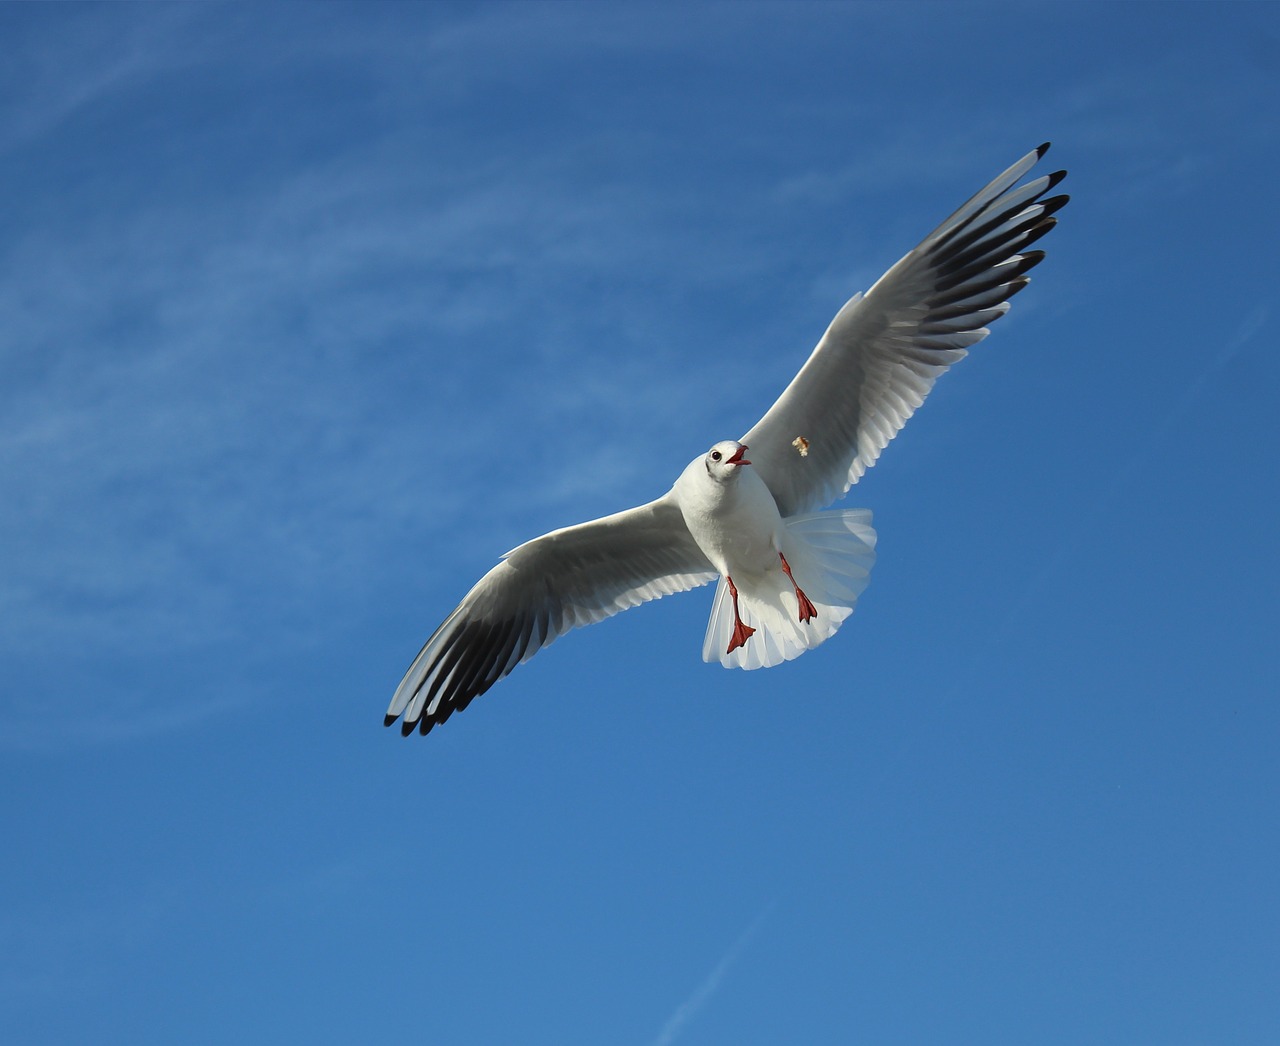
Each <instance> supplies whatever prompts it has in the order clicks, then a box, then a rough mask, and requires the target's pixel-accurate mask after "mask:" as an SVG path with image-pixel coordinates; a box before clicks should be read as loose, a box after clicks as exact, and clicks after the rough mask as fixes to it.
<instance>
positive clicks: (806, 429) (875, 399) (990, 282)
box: [742, 143, 1068, 516]
mask: <svg viewBox="0 0 1280 1046" xmlns="http://www.w3.org/2000/svg"><path fill="white" fill-rule="evenodd" d="M1048 148H1049V146H1048V144H1047V143H1046V144H1045V145H1042V146H1040V148H1039V149H1036V150H1035V151H1034V152H1030V153H1028V154H1027V155H1026V156H1024V157H1023V158H1022V159H1021V160H1019V161H1018V162H1017V163H1015V164H1014V165H1013V166H1012V167H1010V168H1009V169H1008V170H1007V171H1005V172H1004V173H1003V174H1001V175H1000V176H999V177H998V178H996V179H995V180H994V181H993V182H991V184H990V185H988V186H987V187H986V188H985V189H983V190H982V191H981V192H979V193H978V194H977V195H975V196H974V197H972V198H971V199H970V200H969V201H968V202H967V203H965V204H964V206H963V207H961V208H960V209H959V210H958V211H956V212H955V213H954V214H953V215H951V217H950V218H948V219H947V220H946V221H945V222H943V223H942V224H941V225H939V226H938V227H937V228H936V229H935V230H934V231H933V232H931V233H930V234H929V235H928V236H927V237H925V239H924V241H923V242H922V243H921V244H920V246H918V247H917V248H916V249H915V250H913V251H912V252H911V253H910V254H908V255H907V256H906V257H905V258H903V259H902V260H901V261H899V262H898V263H897V264H896V265H894V266H893V268H891V269H890V270H889V271H888V272H886V273H885V274H884V275H883V276H882V277H880V279H879V280H877V281H876V283H875V285H874V286H873V287H872V288H871V290H869V291H868V292H867V293H866V295H865V296H864V295H862V294H856V295H854V296H853V298H852V299H850V300H849V302H848V303H847V304H846V305H845V306H844V308H842V309H841V310H840V311H839V313H837V314H836V318H835V319H834V320H832V321H831V326H830V327H828V328H827V332H826V333H825V334H824V335H823V336H822V340H821V341H820V342H818V346H817V348H815V349H814V350H813V354H812V355H811V356H810V357H809V359H808V362H806V363H805V365H804V366H803V367H802V368H801V370H800V373H799V374H797V375H796V377H795V379H794V380H793V381H792V382H791V384H790V385H788V386H787V388H786V390H785V391H784V392H783V393H782V395H781V396H780V397H779V398H778V401H777V402H776V403H775V404H774V405H773V406H772V407H770V408H769V411H768V413H767V414H765V416H764V417H763V418H762V419H761V420H760V421H759V422H758V423H757V424H756V426H755V427H754V428H753V429H752V430H751V431H750V432H748V433H747V434H746V435H745V436H743V437H742V442H743V443H745V444H747V446H749V447H750V448H751V462H752V464H753V465H754V466H755V468H756V471H757V472H759V473H760V475H761V477H763V479H764V481H765V483H767V484H768V486H769V489H770V490H771V491H772V492H773V495H774V498H775V499H776V500H777V502H778V508H779V510H780V511H781V512H782V514H783V516H794V515H797V514H799V513H802V512H811V511H813V510H814V509H817V508H822V507H823V506H825V505H828V504H830V503H831V502H832V501H834V500H835V499H836V498H838V497H840V496H841V495H842V494H844V493H845V492H846V491H847V490H848V489H849V488H850V487H851V486H852V485H853V484H854V483H856V482H857V481H858V479H859V478H860V477H861V476H862V474H863V472H865V471H866V470H867V469H868V468H870V467H871V466H872V465H873V464H875V461H876V458H878V457H879V456H880V452H881V451H882V450H883V449H884V448H885V446H886V445H887V444H888V442H889V440H891V439H893V437H894V436H895V435H896V434H897V432H898V430H899V429H900V428H902V426H903V425H904V424H906V420H907V419H908V418H909V417H911V415H912V414H913V413H914V412H915V409H916V408H917V407H918V406H920V404H921V403H923V402H924V398H925V397H926V396H927V395H928V394H929V390H930V389H932V388H933V383H934V381H936V380H937V378H938V376H939V375H940V374H941V373H942V372H943V371H945V370H946V369H947V368H948V367H950V366H951V364H953V363H955V362H957V361H958V360H960V359H963V358H964V356H965V355H966V353H965V350H966V349H967V348H968V347H969V346H970V345H974V344H976V343H977V342H979V341H981V340H982V339H983V338H985V337H986V336H987V334H988V333H989V332H988V330H987V324H989V323H991V322H993V321H994V320H997V319H999V318H1000V317H1001V316H1003V315H1004V314H1005V313H1006V312H1008V311H1009V299H1010V298H1011V297H1013V295H1014V294H1016V293H1017V292H1018V291H1020V290H1021V289H1022V288H1023V287H1025V286H1026V285H1027V283H1028V281H1029V277H1028V276H1027V275H1026V273H1027V271H1028V270H1029V269H1031V268H1032V267H1033V266H1035V265H1036V264H1037V263H1038V262H1039V261H1040V260H1041V259H1042V258H1043V257H1044V252H1043V251H1028V250H1026V248H1027V247H1029V246H1030V245H1031V244H1032V243H1034V242H1035V241H1036V240H1038V239H1039V238H1040V237H1041V236H1043V235H1044V234H1045V233H1047V232H1048V231H1049V230H1050V229H1052V228H1053V226H1054V225H1055V224H1056V223H1057V219H1055V218H1054V217H1053V214H1054V212H1055V211H1057V210H1058V209H1059V208H1061V207H1062V206H1063V204H1065V203H1066V202H1067V199H1068V197H1066V196H1052V197H1048V198H1046V196H1045V194H1046V193H1048V192H1050V191H1051V190H1052V189H1053V187H1054V186H1056V185H1057V184H1058V183H1059V182H1060V181H1062V179H1063V178H1064V177H1066V171H1057V172H1055V173H1053V174H1048V175H1044V176H1043V177H1040V178H1037V179H1035V180H1034V181H1030V182H1027V183H1026V184H1025V185H1021V186H1018V185H1017V184H1016V183H1017V182H1018V180H1019V179H1020V178H1021V177H1022V176H1023V175H1024V174H1026V173H1027V172H1028V171H1029V170H1030V169H1031V168H1032V167H1033V166H1035V163H1036V161H1037V160H1039V159H1040V157H1042V156H1043V155H1044V154H1045V151H1046V150H1047V149H1048Z"/></svg>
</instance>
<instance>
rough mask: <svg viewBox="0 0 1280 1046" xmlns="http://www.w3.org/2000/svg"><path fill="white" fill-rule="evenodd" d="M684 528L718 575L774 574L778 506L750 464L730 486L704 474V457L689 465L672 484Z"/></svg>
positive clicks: (779, 522)
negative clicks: (771, 571) (685, 527)
mask: <svg viewBox="0 0 1280 1046" xmlns="http://www.w3.org/2000/svg"><path fill="white" fill-rule="evenodd" d="M674 489H675V495H676V501H677V503H678V504H679V506H680V512H681V514H682V515H683V516H684V522H685V526H687V527H688V528H689V533H690V534H692V535H693V539H694V541H696V542H697V543H698V547H699V548H700V549H702V552H703V554H704V555H705V556H706V557H707V558H708V559H709V560H711V562H712V564H713V565H714V566H715V568H716V569H717V570H718V571H720V573H721V574H726V575H729V576H731V577H734V578H743V579H744V580H745V579H746V578H747V577H748V576H759V575H762V574H764V573H766V572H767V571H769V570H772V569H773V568H774V567H775V566H776V565H777V562H778V552H779V551H780V550H781V547H782V546H781V535H782V517H781V515H780V514H779V513H778V505H777V502H775V501H774V499H773V495H772V494H771V493H770V492H769V488H768V487H767V486H765V482H764V480H762V479H761V478H760V476H759V474H758V473H757V472H756V471H755V469H753V468H752V467H751V466H750V465H742V466H740V467H739V468H738V472H737V475H736V477H735V478H734V479H732V480H730V481H728V482H724V483H721V482H717V481H716V480H714V479H712V478H711V476H709V475H708V474H707V470H706V465H705V462H704V461H703V459H702V458H696V459H694V460H693V461H691V462H690V463H689V465H688V467H687V468H686V469H685V470H684V472H683V473H681V475H680V478H679V479H678V480H676V484H675V488H674Z"/></svg>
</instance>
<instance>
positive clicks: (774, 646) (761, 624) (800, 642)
mask: <svg viewBox="0 0 1280 1046" xmlns="http://www.w3.org/2000/svg"><path fill="white" fill-rule="evenodd" d="M875 544H876V532H875V530H874V529H873V528H872V526H871V512H870V510H869V509H861V508H858V509H842V510H838V511H834V512H815V513H812V514H810V515H804V516H794V517H792V518H791V519H788V520H786V529H785V530H784V532H783V542H782V546H783V547H782V552H783V554H784V555H785V556H786V557H787V562H788V563H789V564H790V566H791V572H792V574H793V576H794V577H795V580H796V584H797V585H799V586H800V588H801V589H802V590H803V591H804V593H805V595H807V596H808V597H809V600H810V601H811V602H812V603H813V605H814V608H815V609H816V610H817V616H816V617H815V618H814V619H813V620H812V621H809V622H807V623H805V622H801V621H800V613H799V610H800V607H799V602H798V600H797V599H796V595H795V591H794V589H793V588H792V586H791V582H790V581H789V580H788V579H787V576H786V574H785V573H784V572H783V570H782V564H781V561H779V563H778V566H777V568H776V569H774V570H771V571H769V572H768V573H766V574H763V575H761V576H759V577H741V578H740V577H737V576H735V577H734V579H733V580H734V583H735V584H736V585H737V588H738V608H739V612H740V613H741V615H742V620H743V621H744V622H745V623H746V624H747V625H750V626H751V627H752V628H754V629H755V630H756V632H755V635H753V636H751V638H750V639H748V640H747V641H746V643H745V644H743V645H742V646H740V647H738V648H737V649H736V650H734V651H733V653H731V654H730V653H726V651H727V649H728V647H729V641H730V636H731V635H732V633H733V602H732V600H731V599H730V597H729V586H728V584H726V582H725V580H724V578H721V579H720V584H719V586H718V587H717V588H716V596H715V601H714V602H713V603H712V606H711V620H710V621H709V622H708V623H707V634H706V638H705V639H704V640H703V644H702V659H703V660H704V661H719V662H720V663H721V664H722V665H724V666H725V667H726V668H745V669H752V668H772V667H773V666H774V665H777V664H781V663H782V662H783V661H790V660H792V659H793V658H797V657H799V656H800V655H801V654H803V653H804V652H805V651H806V650H811V649H812V648H813V647H816V646H818V645H819V644H821V643H824V642H826V640H828V639H830V638H831V637H832V636H833V635H835V634H836V631H837V630H838V629H839V628H840V625H841V623H842V622H843V621H844V619H845V618H847V617H848V616H849V615H850V614H852V613H853V608H854V606H855V605H856V604H857V602H858V596H860V595H861V594H862V590H863V589H865V588H866V587H867V582H868V581H869V580H870V577H871V568H872V566H873V565H874V564H875V561H876V553H875Z"/></svg>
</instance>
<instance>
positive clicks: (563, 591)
mask: <svg viewBox="0 0 1280 1046" xmlns="http://www.w3.org/2000/svg"><path fill="white" fill-rule="evenodd" d="M1047 148H1048V146H1041V147H1040V148H1039V149H1037V150H1035V151H1034V152H1032V153H1029V154H1027V155H1026V156H1024V157H1023V158H1022V159H1021V160H1019V161H1018V162H1017V163H1016V164H1014V165H1013V166H1012V167H1010V168H1009V169H1008V170H1007V171H1005V172H1004V173H1002V174H1001V175H1000V176H999V177H997V178H996V179H995V180H994V181H992V182H991V183H990V184H989V185H988V186H986V188H984V189H983V190H981V191H980V192H979V193H977V194H976V195H975V196H973V197H972V198H971V199H970V200H969V201H968V202H966V203H965V204H964V205H963V206H962V207H961V208H960V209H959V210H958V211H956V212H955V213H954V214H953V215H951V217H950V218H948V219H947V220H946V221H945V222H943V223H942V225H940V226H939V227H938V228H937V229H935V230H934V231H933V232H932V233H931V234H930V235H929V236H928V237H926V238H925V240H924V241H923V242H922V243H921V244H920V246H918V247H917V248H916V249H915V250H913V251H912V252H911V253H909V254H908V255H906V256H905V257H904V258H903V259H902V260H901V261H899V262H898V263H897V264H896V265H894V266H893V267H892V268H891V269H890V270H889V271H888V272H887V273H885V275H884V276H883V277H881V278H880V279H879V280H878V281H877V282H876V283H875V285H874V286H873V287H872V288H871V290H869V291H868V292H867V293H866V295H862V294H857V295H854V297H853V298H852V299H850V300H849V301H848V302H847V303H846V304H845V306H844V307H843V308H842V309H840V311H839V312H838V313H837V314H836V317H835V319H834V320H832V321H831V325H830V326H829V327H828V328H827V332H826V333H825V334H824V335H823V337H822V339H821V340H820V341H819V343H818V346H817V348H815V349H814V351H813V353H812V354H811V355H810V357H809V360H808V361H807V362H806V363H805V365H804V367H802V368H801V370H800V372H799V374H797V375H796V377H795V379H794V380H793V381H792V382H791V384H790V385H788V386H787V388H786V390H785V391H784V392H783V393H782V395H781V396H780V397H779V398H778V400H777V402H776V403H774V405H773V406H772V407H771V408H770V409H769V411H768V412H767V413H766V414H765V415H764V417H763V418H762V419H761V420H760V421H759V422H758V423H757V424H756V425H755V426H754V427H753V428H752V429H751V430H750V431H749V432H747V434H746V435H745V436H744V437H743V438H742V439H741V440H725V441H722V442H720V443H717V444H715V445H714V446H713V447H712V448H711V449H710V450H709V451H708V452H707V453H706V454H705V455H702V456H700V457H698V458H695V459H694V460H693V461H692V462H690V463H689V465H688V467H686V468H685V470H684V471H683V472H682V473H681V474H680V476H679V478H678V479H677V480H676V482H675V484H674V485H673V487H672V488H671V490H669V491H668V492H667V493H666V494H664V495H663V496H662V497H660V498H658V499H657V500H655V501H651V502H649V503H648V504H645V505H640V506H638V507H636V508H633V509H628V510H626V511H624V512H618V513H615V514H614V515H612V516H606V517H604V518H603V519H598V520H593V521H591V522H589V523H581V524H578V525H577V526H572V527H566V528H563V529H561V530H555V531H552V532H551V533H549V534H544V535H543V536H542V537H540V538H535V539H534V540H533V541H529V542H526V543H525V544H523V545H521V546H519V547H518V548H516V549H513V550H512V551H511V552H508V553H507V554H506V555H505V556H504V557H503V558H502V561H501V562H500V563H499V564H498V565H497V566H495V567H494V568H493V569H492V570H490V571H489V573H488V574H486V575H485V576H484V577H483V578H481V579H480V581H479V582H477V584H476V585H475V586H474V587H473V588H472V590H471V591H470V592H469V593H468V594H467V596H466V597H465V598H464V599H463V601H462V602H461V603H460V604H459V605H458V607H457V609H456V610H454V612H453V613H452V614H451V615H449V617H448V618H447V619H446V620H445V622H444V623H443V624H442V625H441V626H440V627H439V628H438V629H437V630H436V631H435V633H434V634H433V635H432V636H431V638H430V639H428V640H427V643H426V645H425V646H424V647H423V648H422V650H421V652H420V653H419V654H418V656H417V658H415V659H414V662H413V664H412V665H410V667H409V670H408V671H407V672H406V673H405V676H404V678H403V679H402V680H401V683H400V686H399V687H398V688H397V690H396V693H395V696H394V697H393V698H392V701H391V706H390V708H389V709H388V710H387V717H386V721H387V723H388V725H390V724H391V723H392V722H394V721H395V720H396V719H402V730H403V732H404V733H406V734H408V733H410V732H412V730H413V729H414V728H415V727H416V728H417V729H419V730H420V732H422V733H426V732H427V731H428V730H430V729H431V728H432V727H433V726H434V725H435V724H437V723H440V722H443V721H444V720H445V719H447V718H448V717H449V716H450V715H451V714H452V713H453V712H455V711H457V710H459V709H462V708H465V707H466V706H467V704H468V703H469V702H470V701H471V700H472V699H473V698H474V697H476V696H478V695H480V694H482V693H484V692H485V691H486V690H488V689H489V687H490V686H492V685H493V683H495V682H496V681H497V680H498V679H501V678H502V677H503V676H505V675H507V673H509V672H510V671H511V670H512V669H513V668H514V667H515V666H516V665H517V664H519V663H520V662H522V661H525V660H528V659H529V658H530V657H532V656H533V655H534V654H535V653H536V652H537V651H538V650H539V649H541V648H542V647H544V646H546V645H548V644H550V643H551V642H552V641H554V640H555V639H556V638H557V637H558V636H560V635H562V634H563V633H565V632H567V631H569V630H570V629H572V628H575V627H578V626H580V625H586V624H591V623H593V622H595V621H599V620H602V619H603V618H605V617H609V616H610V615H612V614H615V613H617V612H618V611H620V610H625V609H627V608H628V607H632V606H635V605H637V604H639V603H642V602H645V601H647V600H650V599H657V598H659V597H661V596H664V595H669V594H671V593H674V592H679V591H683V590H685V589H689V588H694V587H697V586H699V585H704V584H707V583H709V582H711V581H714V580H716V579H717V578H719V587H718V589H717V592H716V596H715V600H714V603H713V606H712V611H711V619H710V621H709V622H708V625H707V633H706V638H705V640H704V642H703V658H704V660H707V661H713V660H719V661H720V662H721V663H722V664H724V665H725V666H726V667H736V668H747V669H751V668H761V667H770V666H772V665H776V664H778V663H780V662H782V661H786V660H790V659H792V658H794V657H797V656H799V655H800V654H802V653H804V652H805V651H806V650H809V649H812V648H813V647H815V646H818V645H819V644H821V643H823V642H825V641H826V640H827V639H828V638H830V637H831V636H832V635H834V634H835V632H836V630H837V629H838V628H839V627H840V624H841V623H842V622H843V621H844V620H845V619H846V618H847V617H848V616H849V615H850V614H851V613H852V612H853V608H854V605H855V604H856V602H857V599H858V596H859V595H860V594H861V592H862V590H863V589H864V588H865V587H866V584H867V580H868V577H869V574H870V570H871V567H872V564H873V563H874V561H875V552H874V548H875V540H876V535H875V531H874V530H872V528H871V513H870V512H869V511H867V510H865V509H844V510H838V511H829V512H818V511H815V510H817V509H820V508H823V507H824V506H826V505H828V504H830V502H831V501H832V500H834V499H835V498H836V497H839V496H840V495H842V494H843V493H845V492H846V491H847V490H848V489H849V487H850V486H851V485H852V484H853V483H856V482H857V481H858V479H859V478H860V477H861V476H862V474H863V472H864V471H865V470H866V469H867V468H869V467H870V466H871V465H873V464H874V463H875V461H876V459H877V457H878V456H879V454H880V451H881V450H883V449H884V447H885V445H886V444H887V443H888V442H889V440H891V439H892V438H893V436H894V435H895V434H896V433H897V431H898V430H899V429H900V428H901V427H902V425H903V424H904V423H905V422H906V420H907V418H909V417H910V416H911V414H912V413H913V412H914V410H915V408H916V407H918V406H919V405H920V404H921V403H922V402H923V400H924V398H925V396H927V395H928V393H929V391H930V389H931V388H932V386H933V383H934V381H935V380H936V379H937V377H938V376H939V375H940V374H941V373H943V372H944V371H945V370H946V369H947V368H948V367H949V366H951V364H953V363H955V362H957V361H958V360H960V359H962V358H963V357H964V355H965V352H966V349H967V348H968V347H969V346H971V345H973V344H975V343H976V342H978V341H981V340H982V339H983V338H984V337H986V335H987V333H988V331H987V329H986V326H985V325H986V324H988V323H991V322H993V321H994V320H996V319H998V318H999V317H1000V316H1002V315H1004V313H1005V312H1007V311H1008V309H1009V303H1008V299H1009V298H1010V297H1012V296H1013V295H1014V294H1015V293H1017V291H1019V290H1021V289H1022V287H1023V286H1025V285H1026V283H1027V282H1028V277H1027V276H1026V275H1025V273H1026V271H1027V270H1028V269H1030V268H1031V267H1032V266H1034V265H1035V264H1037V263H1038V262H1039V261H1040V260H1041V258H1042V257H1043V252H1041V251H1026V250H1025V248H1026V247H1027V246H1028V245H1030V244H1031V243H1032V242H1034V241H1035V240H1037V239H1039V238H1040V237H1041V236H1043V235H1044V234H1045V233H1046V232H1048V231H1049V230H1050V229H1051V228H1052V227H1053V225H1054V224H1055V219H1054V218H1053V217H1052V215H1053V213H1054V212H1055V211H1057V210H1058V209H1059V208H1061V207H1062V206H1063V204H1065V203H1066V202H1067V197H1066V196H1055V197H1049V198H1046V197H1045V194H1046V193H1047V192H1048V191H1049V190H1050V189H1051V188H1052V187H1053V186H1055V185H1057V184H1058V182H1060V181H1061V180H1062V178H1063V177H1064V176H1065V172H1061V171H1060V172H1056V173H1054V174H1051V175H1046V176H1043V177H1041V178H1037V179H1035V180H1034V181H1031V182H1028V183H1026V184H1024V185H1021V186H1018V185H1016V183H1017V181H1018V180H1019V179H1020V178H1021V177H1022V176H1023V174H1025V173H1026V172H1027V171H1028V170H1030V168H1031V167H1032V166H1033V165H1034V164H1035V162H1036V161H1037V160H1038V159H1039V158H1040V157H1041V156H1042V155H1043V154H1044V152H1045V150H1046V149H1047ZM748 451H749V452H750V455H751V456H750V458H749V459H748V458H747V456H746V455H747V453H748Z"/></svg>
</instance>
